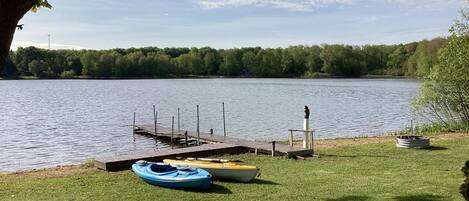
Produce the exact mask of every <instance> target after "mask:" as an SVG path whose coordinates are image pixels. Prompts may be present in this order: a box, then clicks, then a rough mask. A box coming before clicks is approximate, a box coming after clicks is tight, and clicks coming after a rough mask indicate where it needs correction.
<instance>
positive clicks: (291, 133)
mask: <svg viewBox="0 0 469 201" xmlns="http://www.w3.org/2000/svg"><path fill="white" fill-rule="evenodd" d="M289 141H290V147H293V131H292V130H290V138H289Z"/></svg>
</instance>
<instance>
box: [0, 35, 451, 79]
mask: <svg viewBox="0 0 469 201" xmlns="http://www.w3.org/2000/svg"><path fill="white" fill-rule="evenodd" d="M446 43H447V39H446V38H435V39H432V40H423V41H420V42H412V43H408V44H399V45H365V46H349V45H320V46H318V45H314V46H290V47H288V48H265V49H263V48H260V47H249V48H239V49H238V48H235V49H213V48H210V47H203V48H157V47H145V48H129V49H110V50H46V49H39V48H35V47H26V48H22V47H20V48H18V49H17V50H16V51H11V52H10V56H9V58H8V59H7V63H6V66H5V68H4V72H3V73H2V74H3V76H4V77H18V76H36V77H39V78H73V77H76V76H85V77H89V78H137V77H187V76H233V77H307V78H312V77H327V76H330V77H360V76H363V75H390V76H409V77H423V76H425V75H427V74H428V73H429V71H430V69H431V67H432V66H433V65H434V64H436V62H437V54H438V50H439V49H440V48H441V47H442V46H444V45H445V44H446Z"/></svg>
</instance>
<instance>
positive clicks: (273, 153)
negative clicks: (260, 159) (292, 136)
mask: <svg viewBox="0 0 469 201" xmlns="http://www.w3.org/2000/svg"><path fill="white" fill-rule="evenodd" d="M274 156H275V141H272V157H274Z"/></svg>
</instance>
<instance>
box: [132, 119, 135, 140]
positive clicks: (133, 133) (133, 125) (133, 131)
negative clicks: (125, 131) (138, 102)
mask: <svg viewBox="0 0 469 201" xmlns="http://www.w3.org/2000/svg"><path fill="white" fill-rule="evenodd" d="M132 135H133V137H134V142H135V112H134V123H133V124H132Z"/></svg>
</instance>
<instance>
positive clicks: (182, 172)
mask: <svg viewBox="0 0 469 201" xmlns="http://www.w3.org/2000/svg"><path fill="white" fill-rule="evenodd" d="M132 170H133V171H134V173H135V174H137V175H138V176H139V177H141V178H142V179H143V180H144V181H146V182H147V183H150V184H153V185H157V186H162V187H167V188H197V189H208V188H209V187H210V185H212V176H211V175H210V174H209V173H208V172H207V171H205V170H202V169H199V168H189V167H181V168H176V167H174V166H171V165H166V164H163V163H150V162H147V161H137V162H136V163H134V164H133V165H132Z"/></svg>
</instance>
